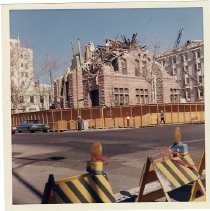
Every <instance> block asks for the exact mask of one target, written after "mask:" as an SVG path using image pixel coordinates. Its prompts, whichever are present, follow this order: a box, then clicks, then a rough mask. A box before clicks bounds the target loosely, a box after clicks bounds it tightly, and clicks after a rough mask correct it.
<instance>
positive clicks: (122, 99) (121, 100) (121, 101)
mask: <svg viewBox="0 0 210 211" xmlns="http://www.w3.org/2000/svg"><path fill="white" fill-rule="evenodd" d="M123 104H124V95H120V105H123Z"/></svg>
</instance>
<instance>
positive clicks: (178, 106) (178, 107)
mask: <svg viewBox="0 0 210 211" xmlns="http://www.w3.org/2000/svg"><path fill="white" fill-rule="evenodd" d="M177 111H178V124H179V104H177Z"/></svg>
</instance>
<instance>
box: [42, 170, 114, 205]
mask: <svg viewBox="0 0 210 211" xmlns="http://www.w3.org/2000/svg"><path fill="white" fill-rule="evenodd" d="M114 201H115V199H114V196H113V192H112V189H111V186H110V184H109V181H108V179H107V177H106V175H105V174H100V175H97V174H91V173H87V174H84V175H80V176H74V177H69V178H65V179H62V180H58V181H53V176H52V175H50V176H49V181H48V184H46V187H45V192H44V196H43V200H42V203H43V204H62V203H111V202H114Z"/></svg>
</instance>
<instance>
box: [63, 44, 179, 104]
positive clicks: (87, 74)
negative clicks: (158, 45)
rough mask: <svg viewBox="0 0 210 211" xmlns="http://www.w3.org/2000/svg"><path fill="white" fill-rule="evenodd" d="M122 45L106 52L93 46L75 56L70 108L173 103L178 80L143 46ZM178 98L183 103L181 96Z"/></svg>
mask: <svg viewBox="0 0 210 211" xmlns="http://www.w3.org/2000/svg"><path fill="white" fill-rule="evenodd" d="M120 44H121V43H120ZM120 44H119V43H117V44H116V45H118V47H117V48H114V50H113V49H112V50H110V44H107V43H106V47H105V48H103V52H102V50H101V49H99V48H94V45H93V43H89V44H88V45H87V46H86V50H85V52H84V53H83V54H80V55H79V54H78V55H76V56H74V58H73V60H72V66H71V70H70V71H69V72H68V74H67V77H66V82H68V83H69V89H68V93H66V94H65V95H68V96H69V97H68V100H67V99H66V97H65V101H66V103H65V105H67V107H74V108H87V107H93V106H107V107H109V106H119V105H139V104H149V103H171V101H172V99H173V98H172V96H171V95H172V90H178V91H179V86H178V83H177V77H176V76H171V75H170V74H168V73H167V72H166V70H165V68H164V67H163V66H162V65H161V64H159V63H158V62H157V61H156V60H155V59H154V57H153V56H152V55H150V54H149V52H148V51H147V50H145V49H144V48H142V47H141V46H138V45H132V46H131V45H130V46H125V47H124V45H123V48H122V47H119V46H120ZM101 52H102V53H101ZM63 78H64V77H63ZM65 84H66V83H63V85H62V86H63V89H65V86H66V85H65ZM178 91H177V92H178ZM176 97H177V98H176V102H180V98H179V94H177V96H176Z"/></svg>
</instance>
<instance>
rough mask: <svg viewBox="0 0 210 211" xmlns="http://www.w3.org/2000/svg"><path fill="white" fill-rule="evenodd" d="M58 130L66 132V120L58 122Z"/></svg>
mask: <svg viewBox="0 0 210 211" xmlns="http://www.w3.org/2000/svg"><path fill="white" fill-rule="evenodd" d="M57 124H58V128H57V129H58V130H59V131H64V130H68V128H67V121H66V120H60V121H58V123H57Z"/></svg>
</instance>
